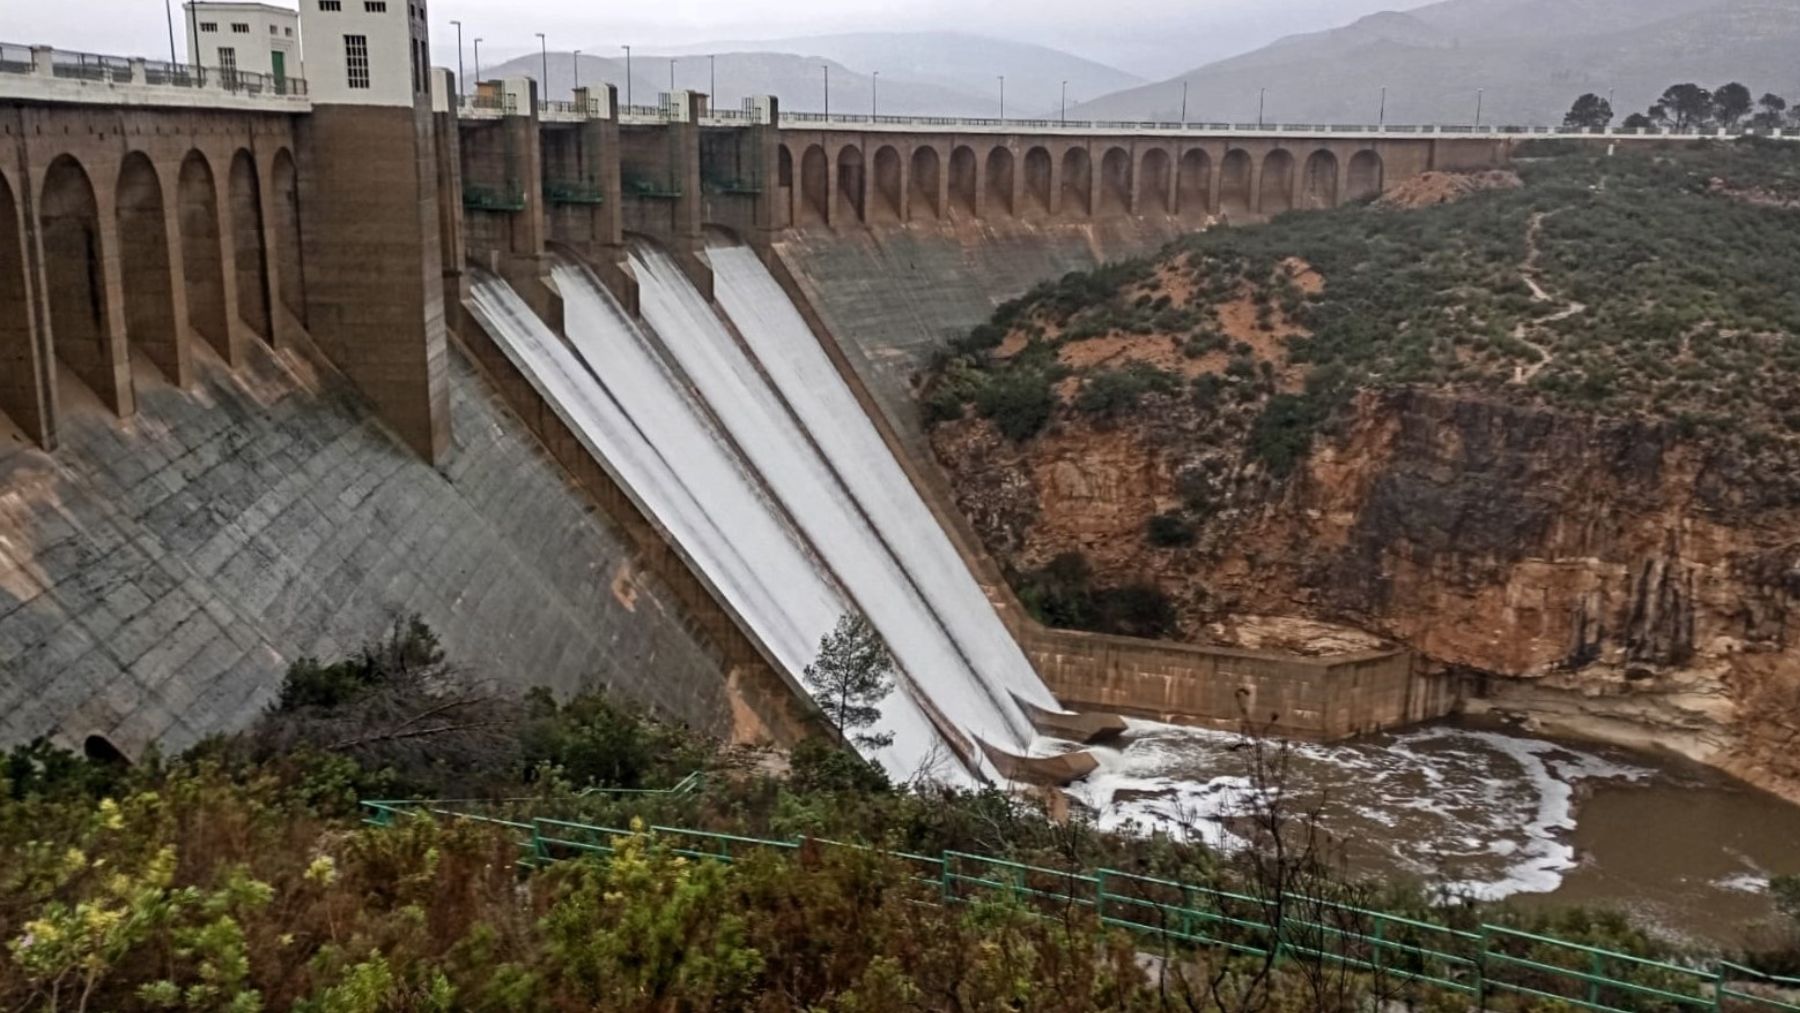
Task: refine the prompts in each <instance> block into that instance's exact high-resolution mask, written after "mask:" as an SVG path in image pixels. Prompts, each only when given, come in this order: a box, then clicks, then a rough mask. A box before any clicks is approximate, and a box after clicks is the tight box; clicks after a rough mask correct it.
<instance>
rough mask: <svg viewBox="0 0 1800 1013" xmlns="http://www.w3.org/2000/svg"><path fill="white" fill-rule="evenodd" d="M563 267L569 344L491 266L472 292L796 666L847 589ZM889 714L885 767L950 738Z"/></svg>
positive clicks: (665, 523) (600, 299)
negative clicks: (598, 366)
mask: <svg viewBox="0 0 1800 1013" xmlns="http://www.w3.org/2000/svg"><path fill="white" fill-rule="evenodd" d="M557 275H558V278H557V280H558V283H559V285H560V286H561V288H562V290H563V293H564V297H565V300H566V305H567V313H566V315H567V319H568V325H567V329H568V331H569V335H570V340H571V342H573V343H574V345H575V349H571V348H570V347H569V345H568V344H565V343H564V342H563V341H562V340H561V339H560V338H559V337H557V336H556V335H555V334H554V333H552V332H551V331H550V329H549V328H548V327H546V326H545V325H544V324H543V322H542V321H541V320H539V319H538V317H537V316H536V314H534V313H533V312H532V311H531V309H530V308H529V307H528V306H526V305H525V303H524V301H523V300H521V299H520V298H519V296H518V295H517V294H516V293H514V292H513V290H512V289H511V288H510V287H508V286H507V285H506V283H505V282H503V281H500V280H499V279H497V278H493V277H489V276H478V277H477V279H476V281H475V284H474V286H473V290H472V297H473V303H474V306H475V308H476V310H477V312H478V313H479V314H480V315H481V316H482V317H483V318H485V322H486V324H487V328H488V331H489V333H490V334H491V335H492V336H493V337H494V339H495V341H496V342H498V343H499V344H500V346H501V348H502V349H503V350H504V351H505V352H506V354H507V356H508V357H509V358H510V359H511V360H512V362H513V364H514V366H515V367H516V368H518V369H519V370H520V372H521V373H522V374H523V375H524V376H526V377H527V379H529V380H530V381H531V383H532V384H533V385H534V387H535V388H536V389H537V391H538V392H539V394H540V395H541V396H542V397H544V399H545V400H546V401H547V402H549V403H550V404H551V405H552V406H554V408H555V410H556V411H557V413H558V415H559V416H560V417H561V419H562V421H563V423H564V424H565V425H567V426H568V427H569V429H570V430H571V431H572V432H573V433H575V434H576V436H577V437H578V438H579V439H581V440H582V441H583V443H584V444H585V445H586V447H587V449H588V451H589V452H590V453H592V454H593V455H594V456H595V457H596V459H598V460H599V461H601V462H602V463H603V464H604V465H605V466H606V467H607V468H608V469H609V470H610V471H611V472H612V473H613V474H614V476H615V477H616V478H617V479H618V481H619V484H620V485H621V487H622V488H624V489H626V490H627V491H628V492H629V493H630V494H631V495H633V496H634V497H635V498H636V499H637V501H638V503H639V505H640V507H641V508H642V509H643V510H644V512H645V513H646V514H647V515H648V516H649V517H651V518H652V519H653V520H654V521H655V522H656V523H657V524H659V525H661V526H662V527H663V528H664V529H665V530H666V531H668V533H669V536H670V538H671V539H672V540H673V541H674V542H675V544H676V545H677V546H678V547H679V548H680V549H681V551H682V552H683V553H684V554H685V555H686V556H687V557H688V559H689V560H690V561H691V562H692V565H694V566H695V567H696V569H698V570H699V571H700V574H701V576H702V577H703V578H704V579H705V580H707V581H708V582H710V583H711V584H712V586H713V587H714V588H716V589H717V591H718V593H719V594H720V595H721V596H722V597H723V598H724V599H725V600H726V602H727V603H728V604H729V606H730V607H731V608H732V609H733V610H734V611H735V612H736V613H737V614H738V615H739V616H740V617H741V619H742V621H743V622H744V623H745V624H746V625H747V626H748V627H749V628H750V630H751V632H752V634H753V635H754V636H755V637H757V638H758V639H759V640H760V641H761V643H762V644H763V646H764V647H765V649H766V650H768V651H769V653H770V654H771V655H773V656H774V658H775V661H776V662H777V663H778V664H780V665H781V666H783V667H784V668H785V669H787V670H788V671H789V672H790V673H791V674H796V675H797V674H798V673H799V672H800V671H801V670H802V668H803V667H804V666H805V665H806V664H807V663H808V662H810V661H811V660H812V658H813V656H814V654H815V653H816V651H817V648H818V642H819V638H820V637H821V636H823V635H824V634H825V633H826V632H827V631H829V630H830V629H831V627H832V625H833V624H834V623H835V622H836V621H837V618H838V616H840V615H842V614H843V613H844V612H845V611H847V610H849V609H850V608H851V604H850V602H849V600H848V598H847V597H846V596H845V595H844V594H843V592H842V591H841V590H840V589H839V588H838V587H837V586H836V585H835V583H834V582H833V581H832V580H831V579H830V576H829V574H827V573H826V572H825V571H824V570H823V568H822V567H821V566H820V565H819V563H818V562H817V560H816V559H815V558H813V556H812V554H811V552H810V550H809V548H808V547H807V545H806V543H805V541H804V539H803V538H802V537H801V536H800V534H799V533H798V532H797V531H795V530H794V529H793V527H792V526H791V525H790V524H788V522H787V520H786V518H785V515H784V514H783V513H782V512H781V511H780V509H779V508H778V507H777V506H776V505H775V504H774V503H773V502H772V501H771V500H770V498H769V497H768V496H767V495H766V494H765V493H764V491H763V490H762V488H761V487H760V485H759V484H758V482H757V481H756V480H755V478H754V477H753V476H752V475H751V474H750V473H749V472H748V471H747V470H746V469H745V468H744V466H743V463H742V462H741V460H739V459H738V458H737V456H736V454H735V452H734V451H733V450H732V448H731V447H730V446H729V444H728V443H727V442H726V441H725V440H723V439H722V438H721V437H720V435H719V434H718V433H716V432H715V431H714V429H713V428H712V426H711V424H710V423H709V421H708V419H707V417H706V413H705V412H704V410H703V409H702V408H701V406H699V405H698V404H697V403H695V402H694V401H693V399H692V398H691V397H689V395H688V394H687V393H686V389H685V386H684V385H683V384H682V383H681V382H680V381H679V379H678V378H677V377H676V376H674V375H673V374H672V373H671V371H670V370H669V369H668V368H667V367H666V366H664V364H663V363H662V362H661V361H660V360H659V359H658V358H657V356H656V354H655V353H654V351H653V349H652V346H651V343H650V341H649V340H648V339H647V338H646V337H645V336H644V335H643V334H641V333H640V332H639V331H638V329H637V328H636V327H635V326H634V325H633V324H632V323H631V322H630V321H629V320H628V319H627V318H626V316H625V315H624V313H623V312H622V311H620V310H619V308H618V306H617V305H616V304H615V303H613V301H612V300H611V298H610V297H609V296H608V295H606V293H605V292H604V291H602V290H601V289H599V288H598V287H597V286H595V285H594V284H592V282H591V279H589V278H588V277H587V276H586V275H585V274H584V273H583V272H582V271H580V270H578V269H574V268H561V269H559V270H558V272H557ZM576 349H579V353H578V352H577V351H576ZM595 363H599V364H602V365H603V367H604V368H602V369H594V368H592V367H593V364H595ZM882 727H883V729H884V730H887V731H891V732H893V733H894V735H895V739H894V743H893V745H892V746H889V747H887V748H885V749H882V750H879V751H878V752H877V754H876V756H875V758H876V759H878V760H879V761H880V762H881V763H882V765H883V766H884V767H885V768H887V769H889V770H891V771H894V772H896V773H902V774H909V773H912V772H913V771H915V770H917V769H919V767H920V765H921V764H923V763H925V762H926V761H927V760H928V759H929V758H931V757H933V756H937V755H941V754H942V752H943V750H942V748H941V747H939V745H938V735H937V733H936V731H935V730H934V729H933V727H932V725H931V723H930V721H929V720H927V718H926V717H925V715H924V713H923V712H922V711H921V710H920V708H919V707H918V705H917V702H916V701H915V700H914V699H913V698H912V697H910V696H907V695H904V694H895V695H894V696H893V697H892V698H890V700H889V701H888V702H887V704H886V705H885V706H884V707H883V722H882ZM945 773H946V774H947V775H954V774H955V771H954V770H950V771H946V772H945ZM952 779H954V778H952Z"/></svg>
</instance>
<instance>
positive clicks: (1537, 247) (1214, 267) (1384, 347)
mask: <svg viewBox="0 0 1800 1013" xmlns="http://www.w3.org/2000/svg"><path fill="white" fill-rule="evenodd" d="M1518 170H1519V173H1520V175H1521V176H1522V177H1523V179H1524V181H1525V183H1526V185H1525V186H1524V187H1522V188H1517V189H1501V190H1494V191H1491V192H1486V193H1481V194H1477V195H1474V196H1472V197H1470V198H1469V199H1466V200H1462V201H1458V202H1455V203H1451V204H1446V205H1441V206H1435V207H1430V208H1424V209H1419V210H1410V211H1408V210H1398V209H1395V208H1392V207H1387V206H1381V205H1360V206H1355V207H1349V208H1345V209H1342V210H1340V211H1335V212H1304V213H1296V214H1290V215H1287V216H1285V217H1283V218H1281V219H1279V220H1277V221H1276V222H1274V223H1273V224H1271V225H1269V226H1267V227H1262V228H1250V229H1241V230H1229V231H1212V232H1206V233H1201V234H1197V235H1194V236H1191V237H1189V238H1186V239H1184V240H1181V241H1179V242H1177V243H1175V244H1173V245H1171V246H1170V247H1168V248H1167V249H1165V250H1164V251H1163V252H1162V253H1161V254H1159V255H1157V256H1155V257H1152V258H1147V259H1142V260H1134V261H1128V262H1124V263H1120V264H1116V265H1112V266H1109V267H1106V268H1104V269H1102V270H1100V271H1096V272H1093V273H1089V274H1071V275H1069V276H1067V277H1065V278H1063V279H1061V280H1060V281H1057V282H1054V283H1050V284H1046V285H1042V286H1039V287H1038V288H1037V289H1034V290H1033V291H1032V292H1030V293H1028V294H1027V295H1026V296H1024V297H1023V298H1021V299H1018V300H1015V301H1013V302H1010V303H1008V304H1006V305H1004V306H1002V307H1001V308H1000V309H999V311H998V312H996V313H995V315H994V317H993V319H992V320H991V321H990V322H988V323H986V324H983V325H981V326H979V327H977V328H975V329H974V330H973V331H972V332H971V333H970V334H969V335H968V337H967V338H966V339H964V340H963V341H961V342H959V343H958V344H957V345H956V346H955V347H954V348H953V350H952V352H953V354H951V355H950V356H948V357H947V359H946V360H945V362H944V364H943V366H942V369H941V371H940V372H939V374H938V377H937V382H936V383H935V385H934V387H933V389H932V393H931V395H930V397H929V401H928V404H927V414H928V417H929V420H930V421H933V422H943V421H945V420H949V419H955V418H958V417H960V416H961V415H962V413H963V412H964V411H965V408H966V407H972V408H973V410H974V411H975V412H977V413H979V414H981V415H983V416H986V417H988V418H990V419H992V420H993V421H994V422H995V423H996V425H997V426H998V427H999V428H1000V430H1001V431H1002V432H1003V433H1004V434H1005V435H1007V436H1008V437H1010V438H1012V439H1014V440H1025V439H1029V438H1030V437H1032V436H1033V435H1035V434H1036V433H1037V432H1038V431H1039V430H1040V429H1041V428H1042V427H1043V426H1044V425H1046V424H1048V423H1050V422H1052V421H1053V420H1056V419H1059V418H1069V417H1077V416H1083V415H1085V416H1089V417H1093V418H1100V419H1113V418H1117V417H1118V416H1120V415H1122V414H1127V413H1130V412H1133V411H1142V412H1148V413H1161V412H1163V411H1166V409H1167V408H1168V407H1169V405H1170V403H1171V402H1177V401H1189V402H1195V403H1197V404H1198V405H1199V406H1200V407H1201V408H1202V409H1203V410H1205V411H1207V412H1214V411H1217V410H1218V408H1219V406H1220V405H1221V404H1224V405H1241V404H1244V403H1254V404H1256V405H1257V406H1259V409H1260V410H1259V411H1258V412H1257V413H1256V415H1255V418H1254V420H1253V430H1254V437H1253V439H1252V440H1251V442H1250V444H1249V446H1248V448H1247V449H1248V451H1249V453H1250V455H1251V457H1252V459H1254V460H1258V461H1260V462H1262V463H1264V464H1265V465H1267V466H1268V467H1269V468H1271V469H1273V470H1274V471H1276V472H1286V471H1287V470H1288V469H1290V468H1291V467H1292V466H1293V465H1294V464H1295V463H1296V460H1297V458H1298V457H1299V456H1301V455H1303V454H1304V453H1305V452H1306V451H1307V450H1308V448H1309V446H1310V443H1311V440H1310V437H1311V436H1312V435H1313V434H1314V433H1315V432H1317V430H1318V429H1319V428H1320V427H1321V426H1323V425H1326V424H1327V423H1329V422H1330V421H1331V419H1332V418H1333V416H1334V415H1335V414H1336V413H1337V412H1338V411H1339V410H1340V409H1341V408H1342V407H1343V406H1344V405H1345V404H1346V402H1347V401H1348V399H1349V398H1350V396H1351V395H1352V394H1353V393H1354V392H1356V391H1357V390H1359V389H1369V388H1374V389H1382V388H1395V387H1403V386H1408V385H1425V386H1429V387H1434V388H1447V389H1454V390H1469V391H1480V392H1483V393H1488V394H1492V395H1495V396H1498V397H1503V398H1505V399H1506V400H1508V401H1509V402H1513V403H1537V404H1542V405H1546V406H1553V407H1558V408H1565V409H1571V410H1575V411H1580V412H1591V413H1598V414H1603V415H1610V416H1621V417H1623V416H1642V417H1648V418H1653V419H1658V420H1666V421H1669V422H1672V423H1675V424H1677V425H1678V426H1679V427H1680V429H1681V431H1682V432H1684V433H1692V434H1695V435H1697V436H1700V437H1703V438H1704V440H1705V441H1706V442H1708V443H1710V444H1713V445H1718V446H1725V447H1730V448H1733V449H1736V450H1740V451H1742V452H1743V453H1744V454H1745V455H1746V458H1747V463H1753V464H1756V465H1759V466H1760V467H1758V468H1757V471H1758V472H1760V474H1759V475H1758V481H1757V483H1756V484H1757V486H1758V487H1759V488H1760V489H1761V490H1762V491H1763V492H1765V493H1766V494H1767V495H1771V496H1774V497H1777V498H1778V500H1779V501H1780V502H1792V501H1793V500H1794V499H1795V498H1796V497H1800V469H1797V468H1795V467H1794V466H1793V465H1794V464H1795V463H1800V455H1796V453H1795V449H1794V448H1795V441H1796V440H1797V439H1800V384H1797V383H1796V382H1795V381H1796V378H1797V377H1800V284H1797V283H1796V278H1797V273H1796V272H1797V270H1800V145H1794V144H1778V143H1743V144H1732V145H1719V146H1709V147H1706V148H1703V149H1699V150H1684V151H1664V152H1658V153H1655V154H1634V153H1625V152H1621V153H1619V154H1617V155H1615V156H1613V157H1602V156H1600V155H1598V154H1595V153H1591V152H1588V153H1584V152H1574V153H1568V154H1564V155H1562V156H1561V157H1549V158H1538V159H1522V160H1521V162H1520V164H1519V167H1518Z"/></svg>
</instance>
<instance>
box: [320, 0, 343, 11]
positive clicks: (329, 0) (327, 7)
mask: <svg viewBox="0 0 1800 1013" xmlns="http://www.w3.org/2000/svg"><path fill="white" fill-rule="evenodd" d="M343 9H344V5H343V4H342V3H341V2H339V0H319V11H320V12H321V13H324V12H326V11H341V10H343Z"/></svg>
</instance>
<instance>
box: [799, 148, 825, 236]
mask: <svg viewBox="0 0 1800 1013" xmlns="http://www.w3.org/2000/svg"><path fill="white" fill-rule="evenodd" d="M830 177H831V165H830V163H829V162H828V161H827V160H826V158H825V149H824V148H823V147H822V146H820V145H817V144H813V145H808V146H807V149H806V154H804V155H802V156H800V224H802V225H818V224H821V223H823V222H825V221H826V220H827V219H828V218H829V217H830V214H831V205H830V203H829V200H828V198H829V197H830V190H829V189H828V187H829V186H830Z"/></svg>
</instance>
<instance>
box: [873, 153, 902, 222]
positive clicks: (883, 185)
mask: <svg viewBox="0 0 1800 1013" xmlns="http://www.w3.org/2000/svg"><path fill="white" fill-rule="evenodd" d="M903 192H904V190H903V180H902V179H901V172H900V152H898V151H896V150H894V146H893V145H891V144H884V145H882V146H881V147H879V148H876V149H875V202H874V205H873V206H872V207H871V208H870V209H869V220H870V221H875V222H897V221H899V220H900V197H901V194H902V193H903Z"/></svg>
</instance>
